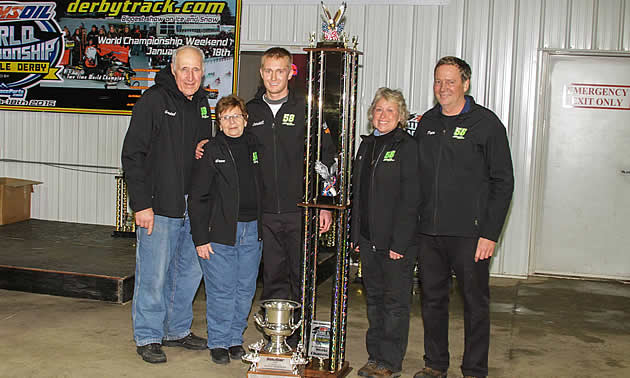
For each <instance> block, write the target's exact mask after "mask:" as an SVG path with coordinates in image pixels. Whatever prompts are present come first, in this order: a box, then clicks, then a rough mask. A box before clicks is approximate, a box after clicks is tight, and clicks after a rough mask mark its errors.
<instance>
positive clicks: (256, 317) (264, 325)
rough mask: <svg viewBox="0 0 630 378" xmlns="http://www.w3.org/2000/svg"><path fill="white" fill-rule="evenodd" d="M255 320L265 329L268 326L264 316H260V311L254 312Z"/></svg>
mask: <svg viewBox="0 0 630 378" xmlns="http://www.w3.org/2000/svg"><path fill="white" fill-rule="evenodd" d="M254 321H256V324H258V326H259V327H260V328H263V329H264V328H265V327H266V326H267V322H266V321H265V320H264V319H263V318H262V316H260V314H259V313H254ZM300 321H301V320H300Z"/></svg>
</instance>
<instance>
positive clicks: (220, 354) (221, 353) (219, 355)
mask: <svg viewBox="0 0 630 378" xmlns="http://www.w3.org/2000/svg"><path fill="white" fill-rule="evenodd" d="M210 357H211V358H212V362H214V363H215V364H221V365H225V364H227V363H229V362H230V354H229V353H228V350H227V349H225V348H212V349H210Z"/></svg>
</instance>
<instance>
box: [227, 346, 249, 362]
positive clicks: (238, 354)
mask: <svg viewBox="0 0 630 378" xmlns="http://www.w3.org/2000/svg"><path fill="white" fill-rule="evenodd" d="M228 350H229V352H230V358H231V359H233V360H240V359H241V358H243V356H244V355H245V349H243V346H242V345H234V346H231V347H230V348H229V349H228Z"/></svg>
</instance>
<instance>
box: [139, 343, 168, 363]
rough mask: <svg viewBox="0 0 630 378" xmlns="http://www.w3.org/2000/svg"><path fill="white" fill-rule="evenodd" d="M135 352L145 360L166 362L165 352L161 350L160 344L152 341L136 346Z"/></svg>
mask: <svg viewBox="0 0 630 378" xmlns="http://www.w3.org/2000/svg"><path fill="white" fill-rule="evenodd" d="M136 352H138V354H139V355H140V356H142V359H143V360H145V361H146V362H149V363H152V364H158V363H161V362H166V354H164V352H163V351H162V345H160V344H157V343H154V344H147V345H143V346H139V347H136Z"/></svg>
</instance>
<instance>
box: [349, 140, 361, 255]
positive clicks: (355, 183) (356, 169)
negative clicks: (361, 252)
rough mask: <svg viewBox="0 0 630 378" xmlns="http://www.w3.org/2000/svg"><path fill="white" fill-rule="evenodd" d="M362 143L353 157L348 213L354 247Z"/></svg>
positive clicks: (358, 210) (359, 210)
mask: <svg viewBox="0 0 630 378" xmlns="http://www.w3.org/2000/svg"><path fill="white" fill-rule="evenodd" d="M363 149H364V144H363V142H361V144H360V145H359V149H358V150H357V154H356V156H355V157H354V162H353V166H352V213H351V214H350V241H351V242H352V243H353V244H354V246H355V247H356V246H357V245H358V244H359V218H360V216H361V209H360V208H359V196H360V195H361V193H360V190H361V186H360V182H361V166H362V164H361V163H362V162H361V161H360V160H359V159H361V155H362V154H363Z"/></svg>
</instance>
